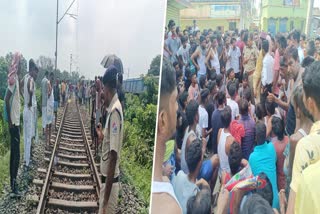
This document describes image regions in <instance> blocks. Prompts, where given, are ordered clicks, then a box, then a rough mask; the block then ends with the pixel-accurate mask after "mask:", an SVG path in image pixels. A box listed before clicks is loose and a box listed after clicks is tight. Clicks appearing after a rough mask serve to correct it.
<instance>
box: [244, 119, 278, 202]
mask: <svg viewBox="0 0 320 214" xmlns="http://www.w3.org/2000/svg"><path fill="white" fill-rule="evenodd" d="M256 140H257V145H256V147H255V148H254V150H253V152H252V153H251V155H250V157H249V164H250V166H251V170H252V172H253V174H254V175H255V176H256V175H258V174H259V173H261V172H264V173H265V174H266V175H267V176H268V178H269V180H270V182H271V185H272V191H273V202H272V207H273V208H279V196H278V186H277V170H276V161H277V155H276V150H275V149H274V146H273V144H272V143H270V142H268V141H266V126H265V125H264V123H261V122H258V123H257V124H256Z"/></svg>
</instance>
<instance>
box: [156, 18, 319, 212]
mask: <svg viewBox="0 0 320 214" xmlns="http://www.w3.org/2000/svg"><path fill="white" fill-rule="evenodd" d="M163 55H164V56H163V57H164V60H163V64H162V73H161V89H160V102H159V112H158V122H157V123H158V124H157V140H156V151H155V163H154V174H153V182H152V200H151V202H152V207H151V212H152V213H159V212H165V213H211V212H212V211H213V210H214V209H216V210H215V213H227V212H228V213H294V212H295V213H316V212H317V211H318V212H319V210H320V207H319V204H318V203H317V200H318V198H319V185H318V184H317V182H316V179H317V178H319V176H320V174H319V170H317V169H318V168H317V167H319V164H320V161H318V160H319V159H320V146H319V145H320V144H319V143H318V141H317V140H318V139H319V136H320V135H319V119H320V115H319V111H320V100H319V96H318V95H317V93H318V91H319V90H320V72H319V71H320V62H319V60H320V38H316V39H309V38H306V36H305V35H304V34H301V33H300V32H299V31H298V30H292V31H291V32H288V33H278V34H277V35H275V36H273V35H271V34H268V33H265V32H250V31H249V30H241V31H240V32H239V33H238V31H237V30H236V31H229V32H220V31H215V30H211V29H203V30H202V31H200V29H199V27H198V26H197V24H196V21H194V26H192V27H188V28H186V29H184V30H181V29H180V28H179V27H176V25H175V22H174V20H170V21H169V23H168V26H167V28H166V32H165V42H164V50H163ZM164 203H165V204H164Z"/></svg>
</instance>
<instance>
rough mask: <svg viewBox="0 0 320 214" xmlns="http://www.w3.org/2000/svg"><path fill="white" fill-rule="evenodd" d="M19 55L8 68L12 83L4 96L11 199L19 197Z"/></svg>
mask: <svg viewBox="0 0 320 214" xmlns="http://www.w3.org/2000/svg"><path fill="white" fill-rule="evenodd" d="M20 59H21V55H20V54H19V53H16V54H15V55H14V57H13V63H12V66H11V67H10V70H9V71H10V73H11V74H12V77H13V78H12V82H11V83H10V82H9V81H8V83H9V84H8V89H7V92H6V95H5V103H6V112H7V119H8V125H9V133H10V185H11V190H12V194H11V195H10V196H11V197H20V194H19V192H18V186H17V181H16V179H17V175H18V169H19V161H20V93H19V92H20V85H19V73H20V66H18V65H19V62H20Z"/></svg>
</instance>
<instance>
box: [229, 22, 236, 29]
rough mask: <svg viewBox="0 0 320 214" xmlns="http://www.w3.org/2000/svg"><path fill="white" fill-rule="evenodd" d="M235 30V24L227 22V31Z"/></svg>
mask: <svg viewBox="0 0 320 214" xmlns="http://www.w3.org/2000/svg"><path fill="white" fill-rule="evenodd" d="M236 28H237V23H236V22H229V30H235V29H236Z"/></svg>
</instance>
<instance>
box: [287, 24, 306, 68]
mask: <svg viewBox="0 0 320 214" xmlns="http://www.w3.org/2000/svg"><path fill="white" fill-rule="evenodd" d="M289 38H290V40H291V44H292V45H294V46H295V47H296V48H297V49H298V54H299V62H300V64H301V63H302V61H303V59H304V55H303V50H302V48H301V46H300V32H299V31H297V30H293V31H292V32H291V33H290V37H289Z"/></svg>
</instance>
